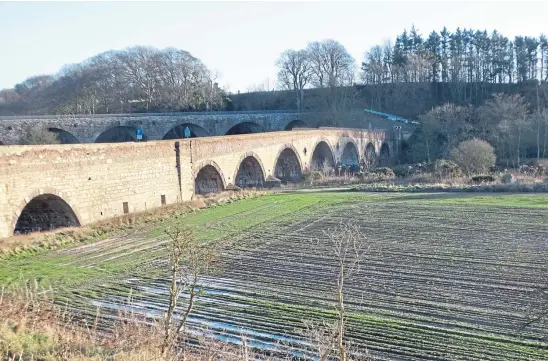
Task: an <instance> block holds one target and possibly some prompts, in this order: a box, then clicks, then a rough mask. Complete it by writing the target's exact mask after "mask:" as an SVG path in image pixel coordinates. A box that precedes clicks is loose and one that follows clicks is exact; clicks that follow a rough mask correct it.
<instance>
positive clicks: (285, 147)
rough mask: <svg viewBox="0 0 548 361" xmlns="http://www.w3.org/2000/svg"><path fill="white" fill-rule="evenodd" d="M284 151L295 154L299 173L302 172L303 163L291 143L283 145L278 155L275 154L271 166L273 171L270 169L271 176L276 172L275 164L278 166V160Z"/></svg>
mask: <svg viewBox="0 0 548 361" xmlns="http://www.w3.org/2000/svg"><path fill="white" fill-rule="evenodd" d="M286 149H291V150H292V151H293V152H294V153H295V156H296V157H297V162H299V169H300V170H301V172H302V171H303V162H302V160H301V156H300V155H299V152H298V151H297V148H295V146H293V144H291V143H285V144H284V145H282V146H281V148H280V150H279V151H278V154H276V157H275V158H274V165H273V167H274V168H273V169H272V172H271V173H272V175H274V172H275V170H276V164H278V159H280V155H282V152H283V151H284V150H286Z"/></svg>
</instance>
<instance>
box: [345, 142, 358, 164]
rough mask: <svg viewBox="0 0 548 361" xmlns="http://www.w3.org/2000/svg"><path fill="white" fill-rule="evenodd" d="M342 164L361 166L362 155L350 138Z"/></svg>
mask: <svg viewBox="0 0 548 361" xmlns="http://www.w3.org/2000/svg"><path fill="white" fill-rule="evenodd" d="M341 164H342V165H344V166H357V165H358V164H360V153H359V151H358V146H357V145H356V142H355V141H354V139H351V138H348V139H347V140H346V144H345V145H344V147H343V151H342V153H341Z"/></svg>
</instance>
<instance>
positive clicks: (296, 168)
mask: <svg viewBox="0 0 548 361" xmlns="http://www.w3.org/2000/svg"><path fill="white" fill-rule="evenodd" d="M302 175H303V174H302V171H301V165H300V164H299V158H297V154H295V151H294V150H293V149H291V148H285V149H284V150H283V151H282V152H281V153H280V155H279V156H278V159H277V160H276V167H275V168H274V176H275V177H276V178H278V179H279V180H280V181H281V182H282V183H283V184H287V183H288V182H291V183H296V182H299V181H300V180H301V178H302Z"/></svg>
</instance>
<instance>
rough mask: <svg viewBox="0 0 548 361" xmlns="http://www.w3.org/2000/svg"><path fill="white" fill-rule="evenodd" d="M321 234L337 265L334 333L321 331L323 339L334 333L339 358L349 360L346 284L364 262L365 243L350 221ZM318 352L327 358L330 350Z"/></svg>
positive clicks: (327, 329)
mask: <svg viewBox="0 0 548 361" xmlns="http://www.w3.org/2000/svg"><path fill="white" fill-rule="evenodd" d="M324 237H325V240H326V241H327V243H328V245H329V247H330V249H329V252H330V257H332V259H333V261H334V263H335V267H336V269H335V271H334V275H335V285H336V302H335V310H336V311H337V321H336V323H335V326H334V328H335V330H336V331H335V332H330V331H329V328H325V329H324V330H323V331H321V332H320V334H321V335H322V338H324V339H325V337H326V335H332V336H335V339H334V344H335V345H336V348H337V350H338V357H339V360H340V361H346V360H349V352H348V347H347V342H346V339H345V329H346V318H347V317H346V308H345V292H346V285H347V283H348V282H349V281H350V280H351V279H352V277H354V276H355V275H356V273H357V272H358V271H359V268H360V264H361V263H362V262H363V261H364V259H365V257H366V254H367V251H368V248H367V247H366V245H365V237H364V236H363V235H362V233H361V230H360V228H359V227H358V226H356V225H353V224H351V223H343V222H341V223H340V224H339V225H338V226H337V227H335V228H332V229H328V230H326V231H324ZM324 342H325V341H324ZM326 347H328V346H326ZM322 350H324V349H323V348H322V349H321V350H320V351H322ZM320 355H321V356H320V357H322V356H324V355H326V356H325V357H326V358H325V359H327V357H328V355H329V353H328V352H327V350H324V351H323V352H320Z"/></svg>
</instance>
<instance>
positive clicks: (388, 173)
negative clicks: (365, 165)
mask: <svg viewBox="0 0 548 361" xmlns="http://www.w3.org/2000/svg"><path fill="white" fill-rule="evenodd" d="M373 174H376V175H380V176H384V177H387V178H391V177H395V174H394V171H393V170H392V169H391V168H388V167H380V168H377V169H375V170H374V171H373Z"/></svg>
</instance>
